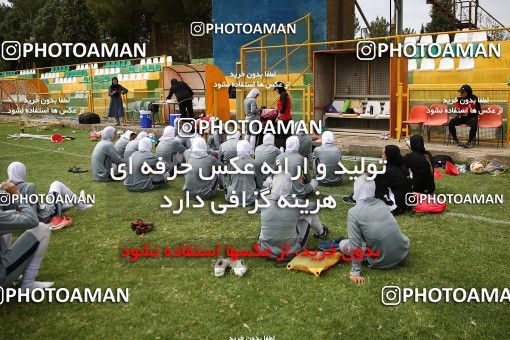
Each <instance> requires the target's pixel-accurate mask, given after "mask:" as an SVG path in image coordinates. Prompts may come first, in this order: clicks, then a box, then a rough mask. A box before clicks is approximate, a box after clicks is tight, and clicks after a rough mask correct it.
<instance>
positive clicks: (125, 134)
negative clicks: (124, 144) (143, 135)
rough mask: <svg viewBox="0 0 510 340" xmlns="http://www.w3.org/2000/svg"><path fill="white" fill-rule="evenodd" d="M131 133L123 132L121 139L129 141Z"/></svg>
mask: <svg viewBox="0 0 510 340" xmlns="http://www.w3.org/2000/svg"><path fill="white" fill-rule="evenodd" d="M132 133H133V131H131V130H126V132H124V133H123V134H122V138H124V139H127V140H131V134H132Z"/></svg>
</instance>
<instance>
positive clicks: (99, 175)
mask: <svg viewBox="0 0 510 340" xmlns="http://www.w3.org/2000/svg"><path fill="white" fill-rule="evenodd" d="M114 136H115V129H114V128H113V127H112V126H107V127H105V128H104V129H103V131H102V132H101V141H99V143H97V145H96V147H95V148H94V151H93V152H92V178H93V179H94V180H96V181H102V182H105V181H111V180H112V178H111V176H110V172H111V168H112V165H114V164H120V163H122V162H123V159H122V156H120V155H119V154H118V153H117V151H116V150H115V147H114V146H113V138H114ZM131 142H133V141H131ZM131 142H130V143H131ZM128 146H129V144H128Z"/></svg>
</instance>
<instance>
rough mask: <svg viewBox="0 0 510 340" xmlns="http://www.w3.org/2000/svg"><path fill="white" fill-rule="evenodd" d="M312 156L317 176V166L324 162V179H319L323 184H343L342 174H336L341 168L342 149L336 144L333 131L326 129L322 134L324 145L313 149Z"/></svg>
mask: <svg viewBox="0 0 510 340" xmlns="http://www.w3.org/2000/svg"><path fill="white" fill-rule="evenodd" d="M312 158H313V160H314V169H315V176H317V167H318V166H319V164H323V168H324V170H325V175H326V176H325V177H324V179H321V180H319V183H320V184H321V185H330V186H334V185H340V184H342V175H340V174H335V171H339V170H340V165H339V164H338V163H339V162H340V160H341V159H342V153H341V151H340V149H339V148H338V147H337V146H336V145H335V136H334V135H333V132H331V131H325V132H324V133H323V134H322V145H321V146H319V147H316V148H315V150H313V153H312Z"/></svg>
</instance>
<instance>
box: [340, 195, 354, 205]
mask: <svg viewBox="0 0 510 340" xmlns="http://www.w3.org/2000/svg"><path fill="white" fill-rule="evenodd" d="M342 201H343V202H344V203H347V204H356V201H355V200H354V198H352V195H349V196H344V197H342Z"/></svg>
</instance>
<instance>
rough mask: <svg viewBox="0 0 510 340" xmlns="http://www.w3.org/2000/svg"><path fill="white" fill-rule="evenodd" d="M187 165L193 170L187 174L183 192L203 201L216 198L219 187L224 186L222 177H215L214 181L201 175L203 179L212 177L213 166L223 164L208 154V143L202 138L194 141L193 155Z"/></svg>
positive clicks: (192, 146)
mask: <svg viewBox="0 0 510 340" xmlns="http://www.w3.org/2000/svg"><path fill="white" fill-rule="evenodd" d="M186 163H188V164H189V165H191V170H190V171H189V172H187V173H186V176H185V179H184V187H183V190H184V191H187V192H189V194H190V197H191V198H192V199H195V198H196V196H199V197H200V198H201V199H212V198H214V196H215V195H216V189H217V188H218V186H222V185H223V183H222V176H218V175H215V176H213V178H212V179H203V178H201V177H200V173H201V174H202V177H211V175H212V168H213V166H214V167H218V166H222V165H223V164H222V163H221V162H220V161H219V160H217V159H216V158H214V157H213V156H211V155H210V154H208V153H207V143H206V142H205V140H204V139H203V138H202V137H198V138H195V139H193V143H192V144H191V153H190V155H189V157H188V158H187V159H186Z"/></svg>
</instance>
